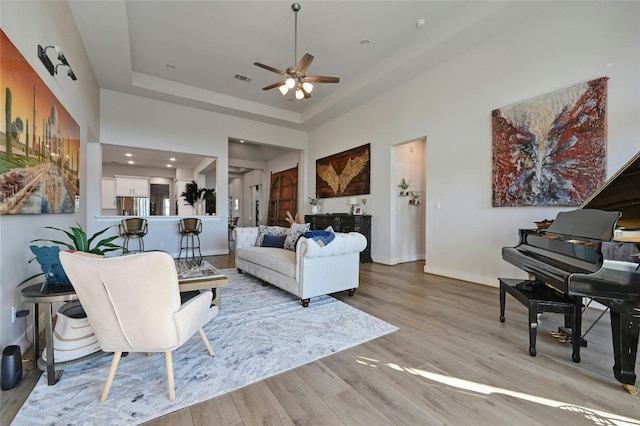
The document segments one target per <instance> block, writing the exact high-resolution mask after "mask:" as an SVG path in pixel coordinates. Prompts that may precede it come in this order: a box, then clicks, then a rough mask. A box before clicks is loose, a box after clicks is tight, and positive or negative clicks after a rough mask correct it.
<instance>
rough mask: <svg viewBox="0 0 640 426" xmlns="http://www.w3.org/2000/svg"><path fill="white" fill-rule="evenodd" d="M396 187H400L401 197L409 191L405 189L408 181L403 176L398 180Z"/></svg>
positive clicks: (407, 186) (407, 187)
mask: <svg viewBox="0 0 640 426" xmlns="http://www.w3.org/2000/svg"><path fill="white" fill-rule="evenodd" d="M398 187H400V189H401V191H400V196H401V197H406V196H407V195H409V192H408V191H407V189H409V181H407V180H406V179H405V178H402V180H401V181H400V185H398Z"/></svg>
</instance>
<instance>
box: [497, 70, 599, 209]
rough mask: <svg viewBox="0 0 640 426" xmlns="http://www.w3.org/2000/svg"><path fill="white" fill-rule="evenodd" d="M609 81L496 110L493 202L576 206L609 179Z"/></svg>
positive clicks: (584, 84) (586, 85) (504, 205)
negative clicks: (607, 174) (607, 157)
mask: <svg viewBox="0 0 640 426" xmlns="http://www.w3.org/2000/svg"><path fill="white" fill-rule="evenodd" d="M607 80H608V78H606V77H603V78H599V79H597V80H592V81H589V82H586V83H581V84H577V85H575V86H572V87H569V88H566V89H563V90H559V91H557V92H554V93H551V94H548V95H543V96H539V97H537V98H534V99H531V100H528V101H525V102H522V103H519V104H514V105H510V106H507V107H503V108H500V109H496V110H494V111H493V112H492V114H491V116H492V130H493V197H492V198H493V199H492V202H493V206H494V207H519V206H578V205H580V204H582V202H583V201H585V200H586V199H587V198H588V197H589V196H590V195H591V194H592V193H593V192H595V190H596V189H598V188H599V187H600V186H602V184H603V183H604V181H605V177H606V149H607Z"/></svg>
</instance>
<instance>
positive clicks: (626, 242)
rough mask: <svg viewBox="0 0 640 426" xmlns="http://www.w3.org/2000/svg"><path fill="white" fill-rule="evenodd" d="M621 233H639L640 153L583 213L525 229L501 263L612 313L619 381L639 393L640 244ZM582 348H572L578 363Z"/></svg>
mask: <svg viewBox="0 0 640 426" xmlns="http://www.w3.org/2000/svg"><path fill="white" fill-rule="evenodd" d="M621 227H624V228H627V229H628V228H632V229H636V228H637V229H640V152H639V153H638V154H636V156H635V157H634V158H632V159H631V160H630V161H629V162H628V163H627V164H626V165H625V166H624V167H623V168H622V169H621V170H620V171H618V172H617V173H616V174H615V175H613V177H612V178H611V179H609V180H608V181H607V182H606V183H605V185H604V186H603V187H602V188H600V189H598V190H597V191H596V192H595V193H594V195H593V196H591V198H589V199H588V200H587V201H586V202H585V203H583V205H582V206H580V208H579V209H576V210H574V211H570V212H562V213H559V214H558V216H557V217H556V219H555V220H554V221H553V223H552V224H551V226H549V227H548V228H547V229H545V230H520V241H519V243H518V245H517V246H515V247H504V248H503V249H502V257H503V259H504V260H505V261H507V262H509V263H511V264H513V265H515V266H517V267H518V268H520V269H522V270H524V271H526V272H528V273H529V274H530V276H531V277H533V279H532V284H531V285H533V286H551V287H553V288H555V289H556V290H557V291H558V292H560V293H561V294H563V295H565V298H566V300H568V301H573V302H574V303H576V304H580V305H581V303H582V298H583V297H587V298H590V299H593V300H596V301H597V302H599V303H601V304H603V305H605V306H608V307H609V308H610V316H611V329H612V334H613V345H614V366H613V372H614V376H615V378H616V379H617V380H618V381H620V382H621V383H622V384H623V386H624V387H625V389H627V390H628V391H630V392H632V393H635V392H636V390H635V387H634V384H635V381H636V374H635V364H636V354H637V347H638V336H639V330H640V328H639V324H640V240H637V241H636V240H634V239H633V238H631V239H630V238H626V239H625V238H622V239H621V238H617V237H615V234H616V232H615V231H616V229H620V228H621ZM503 280H505V279H501V290H502V281H503ZM514 291H515V290H514ZM501 293H502V291H501ZM501 297H503V296H502V294H501ZM502 309H503V303H501V310H502ZM575 312H576V314H575V317H574V318H571V321H565V322H570V323H574V324H579V323H580V322H581V320H582V318H581V310H580V309H577V310H575ZM501 316H502V313H501ZM565 318H567V317H565ZM501 319H502V317H501ZM575 337H576V336H574V340H575ZM579 350H580V349H579V345H576V344H575V342H574V345H573V360H574V361H575V362H579V361H580V356H579Z"/></svg>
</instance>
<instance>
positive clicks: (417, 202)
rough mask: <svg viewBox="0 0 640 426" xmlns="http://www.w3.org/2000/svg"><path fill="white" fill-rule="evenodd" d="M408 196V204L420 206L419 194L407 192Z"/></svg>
mask: <svg viewBox="0 0 640 426" xmlns="http://www.w3.org/2000/svg"><path fill="white" fill-rule="evenodd" d="M409 195H410V196H411V199H410V200H409V204H411V205H413V206H417V205H420V193H419V192H415V191H411V192H409Z"/></svg>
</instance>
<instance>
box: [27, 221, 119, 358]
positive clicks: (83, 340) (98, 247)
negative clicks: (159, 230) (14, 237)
mask: <svg viewBox="0 0 640 426" xmlns="http://www.w3.org/2000/svg"><path fill="white" fill-rule="evenodd" d="M76 225H78V226H77V227H76V226H72V227H70V228H69V231H66V230H64V229H60V228H55V227H53V226H45V228H47V229H53V230H55V231H60V232H63V233H64V234H65V235H66V236H67V237H68V238H69V240H70V241H68V242H65V241H59V240H51V239H44V238H38V239H35V240H31V242H32V243H34V242H40V241H46V242H50V243H54V244H58V245H59V246H64V247H66V248H67V249H68V250H70V251H71V250H73V251H82V252H86V253H92V254H95V255H100V256H103V255H104V254H105V253H108V252H110V251H114V250H118V249H120V248H122V247H121V246H119V245H117V244H114V243H113V240H115V239H116V238H118V237H119V235H114V236H111V237H107V238H103V239H101V240H99V241H97V242H96V243H95V245H93V246H92V244H93V243H94V241H96V239H97V238H98V237H99V236H101V235H102V234H104V233H105V232H107V230H109V229H110V228H112V227H113V226H115V225H112V226H108V227H106V228H105V229H103V230H101V231H98V232H96V233H95V234H93V235H92V236H91V237H87V233H86V232H85V231H84V229H82V226H80V225H79V224H77V222H76ZM59 246H51V247H49V246H35V245H33V246H30V248H31V251H32V252H33V254H34V255H35V257H34V258H32V259H31V260H29V263H31V262H32V261H33V260H37V261H38V263H40V268H41V269H42V272H41V273H39V274H35V275H33V276H31V277H29V278H27V279H25V280H24V281H22V282H21V283H20V284H18V286H20V285H22V284H25V283H27V282H29V281H31V280H32V279H34V278H36V277H38V276H41V275H45V279H44V284H45V285H46V284H55V285H68V286H71V282H70V281H69V278H68V277H67V274H66V273H65V272H64V269H63V268H62V265H61V264H60V257H59V254H60V247H59ZM43 287H44V286H43ZM41 291H42V289H41ZM78 333H80V334H78ZM47 345H52V346H53V353H54V358H55V360H56V361H57V362H65V361H73V360H76V359H79V358H82V357H84V356H88V355H91V354H92V353H94V352H97V351H100V345H99V344H98V340H97V338H96V337H95V334H94V332H93V327H92V326H91V324H90V323H89V320H88V319H87V314H86V313H85V312H84V309H83V308H82V305H81V304H80V301H77V300H76V301H71V302H67V303H65V304H64V305H62V306H61V307H60V308H59V309H58V311H57V320H56V324H55V328H54V333H53V336H52V341H51V342H49V341H47ZM61 348H63V349H61ZM46 353H47V351H46V349H45V350H43V355H42V357H43V360H45V361H46Z"/></svg>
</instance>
